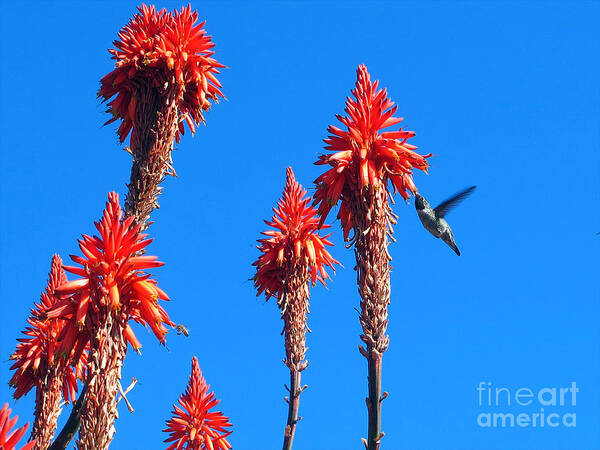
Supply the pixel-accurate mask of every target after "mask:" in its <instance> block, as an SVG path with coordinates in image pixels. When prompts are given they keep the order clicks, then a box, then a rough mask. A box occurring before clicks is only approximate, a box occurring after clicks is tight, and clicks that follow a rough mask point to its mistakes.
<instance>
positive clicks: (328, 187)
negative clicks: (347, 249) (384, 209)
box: [315, 65, 431, 237]
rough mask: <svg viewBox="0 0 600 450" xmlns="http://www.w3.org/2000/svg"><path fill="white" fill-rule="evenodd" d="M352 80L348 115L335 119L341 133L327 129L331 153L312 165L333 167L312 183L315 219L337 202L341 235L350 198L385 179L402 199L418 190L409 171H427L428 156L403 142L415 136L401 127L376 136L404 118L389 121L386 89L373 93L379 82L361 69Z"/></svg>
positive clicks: (383, 184) (391, 105) (392, 108)
mask: <svg viewBox="0 0 600 450" xmlns="http://www.w3.org/2000/svg"><path fill="white" fill-rule="evenodd" d="M357 78H358V79H357V82H356V87H355V88H354V89H353V90H352V95H353V96H354V98H350V97H348V99H347V100H346V108H345V112H346V114H347V116H341V115H336V117H337V119H338V120H339V121H340V122H342V123H343V124H344V125H345V127H346V130H343V129H340V128H338V127H335V126H333V125H331V126H329V129H328V130H329V133H330V136H329V137H328V138H327V139H325V143H326V144H327V145H326V147H325V149H327V150H331V151H333V152H334V153H329V154H326V155H321V156H320V157H319V160H318V161H317V162H316V163H315V164H318V165H320V164H325V165H330V166H331V167H332V168H331V169H329V170H328V171H326V172H325V173H323V174H322V175H321V176H319V177H318V178H317V179H316V180H315V183H316V184H317V190H316V193H315V203H316V204H318V207H319V215H321V218H322V220H323V221H324V220H325V218H326V217H327V215H328V214H329V211H330V210H331V208H332V207H333V206H334V205H335V204H336V203H337V202H338V200H339V199H340V198H341V199H342V204H341V205H340V209H339V213H338V218H339V219H340V220H341V222H342V227H343V228H344V234H345V236H346V237H347V236H348V232H349V230H350V229H351V228H352V227H353V219H352V208H351V205H350V204H349V199H350V198H353V197H354V198H356V197H358V196H359V195H360V193H361V191H362V189H363V188H365V187H366V186H371V187H373V188H374V189H382V188H383V189H387V187H388V181H389V182H390V183H391V185H392V187H393V190H394V192H398V193H400V195H401V196H402V197H403V198H405V199H407V198H408V197H409V195H410V193H415V192H417V188H416V187H415V185H414V183H413V180H412V172H413V168H417V169H420V170H423V171H426V170H427V167H428V164H427V159H426V158H428V157H429V156H431V155H430V154H429V155H424V156H423V155H420V154H418V153H416V152H415V150H416V149H417V147H416V146H414V145H412V144H409V143H408V142H407V141H408V139H410V138H412V137H413V136H414V135H415V133H414V132H413V131H406V130H403V129H402V128H400V129H399V130H397V131H384V132H381V130H382V129H384V128H387V127H391V126H393V125H397V124H399V123H400V122H401V121H402V120H403V119H402V118H398V117H394V114H395V113H396V110H397V108H398V107H397V106H394V103H393V102H392V101H391V100H390V99H389V97H388V96H387V92H386V90H385V89H378V85H379V82H378V81H375V82H371V77H370V75H369V72H367V68H366V67H365V66H364V65H361V66H359V67H358V70H357ZM352 194H354V195H352Z"/></svg>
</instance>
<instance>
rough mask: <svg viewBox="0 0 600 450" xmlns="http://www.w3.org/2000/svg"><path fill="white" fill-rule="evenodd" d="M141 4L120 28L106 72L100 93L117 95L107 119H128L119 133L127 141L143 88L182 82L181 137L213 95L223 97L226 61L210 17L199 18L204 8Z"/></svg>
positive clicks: (179, 98) (179, 94)
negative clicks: (219, 54)
mask: <svg viewBox="0 0 600 450" xmlns="http://www.w3.org/2000/svg"><path fill="white" fill-rule="evenodd" d="M138 10H139V14H135V15H134V17H133V18H132V19H131V20H130V22H129V23H128V24H127V25H126V26H125V27H123V28H122V29H121V31H120V32H119V40H116V41H114V46H115V47H116V49H111V50H109V51H110V53H111V54H112V55H113V59H115V60H116V64H115V65H116V68H115V69H114V70H113V71H112V72H110V73H109V74H108V75H106V76H105V77H104V78H102V80H101V87H100V91H99V93H98V95H99V97H102V98H103V99H104V100H105V101H107V100H109V99H111V98H112V97H113V96H115V95H116V97H115V98H114V99H113V100H112V101H110V103H109V104H108V106H109V108H108V112H109V113H111V114H112V115H113V117H112V119H110V120H109V121H108V122H107V123H111V122H113V121H115V120H118V119H120V120H122V122H121V125H120V126H119V130H118V134H119V137H120V139H121V142H123V141H125V139H126V138H127V135H128V134H129V132H130V131H132V132H133V133H135V132H136V121H137V119H136V108H137V106H138V104H139V102H138V100H139V98H138V93H139V88H140V87H141V86H144V85H150V86H153V87H156V88H157V89H164V88H165V86H174V87H176V89H177V106H178V110H179V113H180V118H181V122H180V123H179V129H178V132H177V136H176V139H177V141H179V138H180V135H181V134H183V132H184V126H183V120H185V122H186V123H187V124H188V126H189V127H190V129H191V131H192V133H193V132H194V131H195V126H196V125H198V124H199V123H201V122H203V121H204V117H203V113H202V112H203V111H206V110H208V109H209V108H210V106H211V103H210V101H211V100H212V101H217V100H218V98H219V97H223V94H222V92H221V91H220V89H219V88H220V87H221V83H220V82H219V80H217V77H216V74H218V73H219V68H222V67H225V66H223V65H222V64H220V63H219V62H217V60H215V59H214V58H213V57H212V56H213V55H214V52H213V51H212V50H211V49H212V48H213V47H214V44H213V43H212V41H211V38H210V36H208V35H207V33H206V30H204V29H203V27H204V24H205V22H202V23H197V21H198V13H197V12H196V11H194V12H192V9H191V6H190V5H188V6H187V7H186V8H181V10H180V11H177V10H176V11H173V12H167V11H166V10H165V9H162V10H160V11H157V10H156V8H155V7H154V6H146V5H142V6H140V7H139V8H138Z"/></svg>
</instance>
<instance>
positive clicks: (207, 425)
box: [163, 356, 232, 450]
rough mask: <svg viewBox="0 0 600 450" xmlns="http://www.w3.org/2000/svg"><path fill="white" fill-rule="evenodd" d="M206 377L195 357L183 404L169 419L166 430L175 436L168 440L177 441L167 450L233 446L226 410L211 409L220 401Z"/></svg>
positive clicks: (221, 448) (209, 448)
mask: <svg viewBox="0 0 600 450" xmlns="http://www.w3.org/2000/svg"><path fill="white" fill-rule="evenodd" d="M208 389H209V386H208V385H207V384H206V381H205V380H204V378H203V377H202V371H201V370H200V366H199V365H198V358H196V357H195V356H194V357H193V358H192V374H191V376H190V381H189V384H188V387H187V389H186V390H185V393H184V394H182V395H181V397H179V404H180V405H181V408H180V407H179V406H177V405H173V417H172V418H171V419H169V420H167V428H166V429H164V430H163V431H164V432H165V433H169V434H170V435H171V436H170V437H168V438H167V439H165V442H173V444H171V445H170V446H169V447H167V450H173V449H182V448H185V449H188V450H200V449H208V450H212V449H220V450H225V449H230V448H231V445H230V444H229V442H228V441H227V439H226V437H227V436H229V435H230V434H231V431H227V430H226V428H228V427H231V426H232V425H231V423H229V419H228V418H227V417H225V416H224V415H223V413H222V412H220V411H218V412H210V410H211V409H212V408H213V407H215V406H216V405H217V404H218V403H219V400H217V399H216V398H215V394H214V393H213V392H211V393H208Z"/></svg>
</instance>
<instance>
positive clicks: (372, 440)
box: [366, 351, 383, 450]
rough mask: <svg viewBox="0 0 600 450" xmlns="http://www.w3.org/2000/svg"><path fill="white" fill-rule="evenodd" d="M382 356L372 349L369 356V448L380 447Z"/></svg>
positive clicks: (375, 448) (368, 449)
mask: <svg viewBox="0 0 600 450" xmlns="http://www.w3.org/2000/svg"><path fill="white" fill-rule="evenodd" d="M381 357H382V355H381V354H380V353H379V352H377V351H372V352H371V354H370V356H369V357H368V358H367V360H368V362H369V397H368V398H367V399H366V400H367V410H368V412H369V434H368V438H367V450H377V449H379V441H380V440H381V438H382V436H383V435H382V433H381V400H382V397H381Z"/></svg>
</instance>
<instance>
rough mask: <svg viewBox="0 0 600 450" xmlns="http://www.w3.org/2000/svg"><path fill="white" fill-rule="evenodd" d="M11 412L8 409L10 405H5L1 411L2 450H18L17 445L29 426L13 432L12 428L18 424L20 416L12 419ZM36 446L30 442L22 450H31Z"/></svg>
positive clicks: (0, 447)
mask: <svg viewBox="0 0 600 450" xmlns="http://www.w3.org/2000/svg"><path fill="white" fill-rule="evenodd" d="M10 413H11V410H10V409H9V408H8V403H5V404H4V406H3V407H2V409H0V449H2V450H16V448H17V443H18V442H19V440H20V439H21V438H22V437H23V435H24V434H25V432H26V431H27V428H28V427H29V424H28V423H26V424H25V425H23V426H22V427H20V428H17V429H16V430H13V431H11V428H12V427H14V426H15V424H16V423H17V419H18V418H19V416H15V417H14V418H12V419H11V418H10ZM34 445H35V441H31V442H28V443H27V444H25V445H24V446H23V447H21V450H30V449H31V448H33V446H34Z"/></svg>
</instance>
